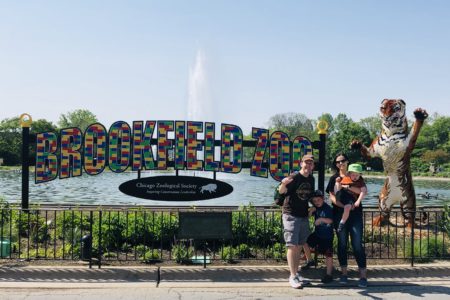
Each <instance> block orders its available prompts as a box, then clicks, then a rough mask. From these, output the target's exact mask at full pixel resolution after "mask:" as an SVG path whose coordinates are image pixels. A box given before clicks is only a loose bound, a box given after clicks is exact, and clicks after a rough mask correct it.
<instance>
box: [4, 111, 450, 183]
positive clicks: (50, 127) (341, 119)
mask: <svg viewBox="0 0 450 300" xmlns="http://www.w3.org/2000/svg"><path fill="white" fill-rule="evenodd" d="M320 120H324V121H326V122H327V123H328V124H329V128H328V132H327V136H326V140H327V144H326V162H327V166H326V167H327V168H329V167H330V162H331V161H332V160H333V157H334V156H335V155H336V154H337V153H338V152H346V153H347V155H348V156H349V158H350V160H351V161H353V162H360V163H362V164H363V165H364V166H365V167H366V168H369V169H371V170H373V171H383V166H382V163H381V159H377V158H375V159H372V160H370V161H364V160H363V158H362V157H361V155H360V153H359V151H352V150H350V148H349V145H350V143H351V141H352V140H353V139H358V140H360V141H362V142H363V143H364V144H365V145H369V144H370V143H371V142H372V140H373V139H374V138H375V137H376V136H377V135H379V134H380V132H381V121H380V118H379V117H378V116H376V115H375V116H371V117H367V118H363V119H361V120H359V121H353V120H352V119H351V118H349V117H348V116H347V115H346V114H345V113H339V114H338V115H336V116H335V117H333V116H332V115H331V114H329V113H324V114H322V115H321V116H320V117H319V118H317V119H309V118H308V117H306V116H305V115H304V114H301V113H292V112H290V113H283V114H276V115H274V116H272V117H271V118H270V119H269V121H268V128H269V131H270V132H273V131H283V132H285V133H287V134H288V135H289V137H291V138H293V137H295V136H299V135H301V136H306V137H308V138H309V139H310V140H311V141H314V140H317V139H319V135H318V132H317V129H316V126H317V123H318V122H319V121H320ZM409 120H410V122H409V125H410V126H412V124H413V121H414V118H413V117H410V118H409ZM96 122H98V120H97V117H96V116H95V114H93V113H92V112H90V111H89V110H86V109H78V110H75V111H71V112H68V113H66V114H61V116H60V118H59V121H58V122H57V125H55V124H53V123H52V122H50V121H47V120H45V119H39V120H35V121H33V123H32V127H31V128H30V133H31V134H35V133H38V132H45V131H54V132H56V131H58V130H59V129H60V128H67V127H78V128H80V129H81V130H83V131H84V130H85V129H86V128H87V126H89V125H90V124H92V123H96ZM449 128H450V117H448V116H441V115H439V114H437V113H436V114H434V115H432V116H430V117H429V118H428V119H427V120H426V121H425V124H424V126H423V127H422V130H421V132H420V135H419V138H418V140H417V143H416V147H415V149H414V151H413V153H412V156H411V168H412V171H413V172H414V173H416V174H417V173H419V174H422V175H425V174H426V173H430V172H434V173H437V174H439V175H440V176H450V154H449V150H450V131H449ZM21 132H22V129H21V128H20V123H19V117H18V116H17V117H13V118H6V119H3V120H1V121H0V158H2V159H3V165H6V166H17V165H20V164H21V157H20V155H21V147H22V135H21ZM245 139H251V134H249V135H247V136H245ZM33 148H34V146H31V147H30V161H31V162H32V161H34V149H33ZM252 155H253V153H244V159H245V160H248V159H251V157H252Z"/></svg>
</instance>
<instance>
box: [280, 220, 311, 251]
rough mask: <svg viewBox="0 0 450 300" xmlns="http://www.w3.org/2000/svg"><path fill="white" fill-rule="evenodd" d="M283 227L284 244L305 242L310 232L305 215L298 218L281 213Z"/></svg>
mask: <svg viewBox="0 0 450 300" xmlns="http://www.w3.org/2000/svg"><path fill="white" fill-rule="evenodd" d="M283 227H284V241H285V242H286V246H296V245H303V244H306V240H307V239H308V236H309V235H310V234H311V231H310V230H309V220H308V218H307V217H304V218H300V217H294V216H292V215H288V214H283Z"/></svg>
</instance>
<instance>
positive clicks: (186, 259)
mask: <svg viewBox="0 0 450 300" xmlns="http://www.w3.org/2000/svg"><path fill="white" fill-rule="evenodd" d="M193 255H194V248H193V247H186V246H185V245H184V244H183V243H182V242H180V243H178V244H175V245H174V246H173V247H172V258H174V259H175V261H176V262H177V263H179V264H188V263H191V257H192V256H193Z"/></svg>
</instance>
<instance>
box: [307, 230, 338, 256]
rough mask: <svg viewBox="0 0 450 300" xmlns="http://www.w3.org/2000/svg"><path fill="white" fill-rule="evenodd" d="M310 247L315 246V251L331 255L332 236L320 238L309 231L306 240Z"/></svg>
mask: <svg viewBox="0 0 450 300" xmlns="http://www.w3.org/2000/svg"><path fill="white" fill-rule="evenodd" d="M307 243H308V246H309V247H310V248H316V250H317V252H318V253H320V254H323V255H325V257H333V237H331V239H322V238H320V237H319V236H317V234H316V233H315V232H313V233H311V235H310V236H309V237H308V240H307Z"/></svg>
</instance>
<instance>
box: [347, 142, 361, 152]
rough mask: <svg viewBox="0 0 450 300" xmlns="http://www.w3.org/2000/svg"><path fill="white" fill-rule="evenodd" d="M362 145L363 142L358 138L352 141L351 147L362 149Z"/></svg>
mask: <svg viewBox="0 0 450 300" xmlns="http://www.w3.org/2000/svg"><path fill="white" fill-rule="evenodd" d="M361 147H362V143H361V142H360V141H358V140H353V141H352V142H351V143H350V148H351V149H353V150H359V149H361Z"/></svg>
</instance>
